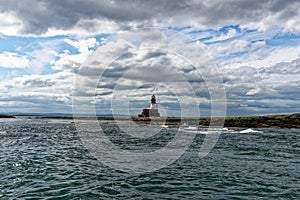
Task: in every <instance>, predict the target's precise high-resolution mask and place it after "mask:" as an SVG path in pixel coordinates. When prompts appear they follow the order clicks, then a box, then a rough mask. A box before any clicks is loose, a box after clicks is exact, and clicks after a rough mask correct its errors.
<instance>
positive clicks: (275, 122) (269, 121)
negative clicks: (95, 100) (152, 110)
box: [0, 113, 300, 128]
mask: <svg viewBox="0 0 300 200" xmlns="http://www.w3.org/2000/svg"><path fill="white" fill-rule="evenodd" d="M22 116H26V117H30V118H36V119H68V120H71V119H85V120H89V119H95V117H90V116H81V117H73V116H72V114H61V113H51V114H44V113H43V114H37V113H31V114H15V115H12V114H0V118H17V117H22ZM130 118H131V119H132V120H133V121H134V122H136V123H150V121H151V123H152V122H154V123H157V124H166V125H179V124H181V123H182V121H184V122H187V123H188V124H189V122H190V123H191V124H192V123H193V125H195V118H184V120H183V119H181V118H179V117H160V118H140V117H129V116H127V117H126V116H121V115H118V116H112V115H101V116H100V115H99V116H97V119H98V120H129V119H130ZM222 120H223V119H222V118H213V119H211V118H200V119H199V125H200V126H209V125H213V124H218V122H220V121H222ZM219 124H220V123H219ZM224 126H225V127H247V128H300V113H295V114H279V115H266V116H246V117H226V118H225V121H224Z"/></svg>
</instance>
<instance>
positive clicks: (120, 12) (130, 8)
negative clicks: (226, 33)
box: [0, 0, 299, 34]
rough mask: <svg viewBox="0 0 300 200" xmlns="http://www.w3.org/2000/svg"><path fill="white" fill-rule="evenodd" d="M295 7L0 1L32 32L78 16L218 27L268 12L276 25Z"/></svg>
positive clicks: (232, 2)
mask: <svg viewBox="0 0 300 200" xmlns="http://www.w3.org/2000/svg"><path fill="white" fill-rule="evenodd" d="M298 7H299V1H297V0H265V1H261V0H252V1H249V0H224V1H219V0H211V1H192V0H185V1H174V0H165V1H159V0H152V1H134V0H129V1H121V0H111V1H109V0H102V1H99V0H89V1H85V0H65V1H61V0H51V1H50V0H48V1H46V0H44V1H37V0H30V1H29V0H23V1H17V0H11V1H6V0H0V11H2V12H4V11H12V12H13V13H15V14H16V15H17V17H18V18H19V19H21V20H22V21H23V24H24V29H23V32H24V33H34V34H41V33H44V32H46V31H47V30H48V29H49V28H57V29H70V28H72V27H73V26H74V25H76V23H77V22H78V21H79V20H81V19H106V20H109V21H114V22H116V23H117V24H118V26H119V28H121V29H129V28H130V26H131V25H129V24H128V22H134V23H135V25H136V26H142V25H143V24H145V25H151V23H152V22H153V21H156V22H158V23H163V22H166V23H169V24H170V23H171V24H173V25H176V24H178V25H183V24H191V23H193V24H194V25H195V24H198V25H209V26H218V25H220V24H222V25H224V23H227V24H228V23H234V24H238V23H242V22H244V23H247V22H257V21H260V20H261V19H262V18H265V17H267V16H268V15H273V16H275V15H278V16H279V17H280V19H281V20H282V21H277V22H278V23H279V24H280V22H285V20H286V19H289V18H293V17H295V16H297V15H298V13H297V9H298ZM277 20H278V19H277ZM90 26H93V24H91V25H90Z"/></svg>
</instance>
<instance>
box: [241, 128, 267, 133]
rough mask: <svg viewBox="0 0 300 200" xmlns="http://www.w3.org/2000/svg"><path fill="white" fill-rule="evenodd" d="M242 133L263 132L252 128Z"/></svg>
mask: <svg viewBox="0 0 300 200" xmlns="http://www.w3.org/2000/svg"><path fill="white" fill-rule="evenodd" d="M240 133H262V131H257V130H253V129H251V128H248V129H245V130H242V131H240Z"/></svg>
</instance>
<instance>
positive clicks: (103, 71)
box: [0, 0, 300, 117]
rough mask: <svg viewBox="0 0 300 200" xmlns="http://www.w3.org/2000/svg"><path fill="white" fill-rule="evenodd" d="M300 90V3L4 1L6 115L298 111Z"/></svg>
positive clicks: (0, 22) (1, 98)
mask: <svg viewBox="0 0 300 200" xmlns="http://www.w3.org/2000/svg"><path fill="white" fill-rule="evenodd" d="M299 88H300V2H299V1H298V0H264V1H261V0H252V1H249V0H223V1H218V0H202V1H195V0H182V1H173V0H169V1H168V0H163V1H158V0H152V1H131V0H129V1H120V0H102V1H99V0H88V1H84V0H75V1H69V0H66V1H58V0H51V1H50V0H41V1H36V0H30V1H29V0H23V1H17V0H11V1H4V0H0V113H11V112H15V113H69V114H72V113H74V112H78V113H80V114H91V113H96V114H99V115H101V114H111V113H113V114H124V115H128V114H129V115H137V114H139V113H140V111H141V109H142V108H143V107H148V106H149V100H150V97H151V95H152V94H156V96H157V101H158V104H159V108H160V112H161V113H162V115H168V116H179V115H183V116H199V114H200V116H205V117H206V116H210V115H212V113H213V112H214V111H216V112H215V113H214V116H218V115H224V113H225V114H226V116H244V115H265V114H278V113H297V112H300V104H299V102H300V90H299ZM197 109H199V110H198V111H197V112H196V110H197Z"/></svg>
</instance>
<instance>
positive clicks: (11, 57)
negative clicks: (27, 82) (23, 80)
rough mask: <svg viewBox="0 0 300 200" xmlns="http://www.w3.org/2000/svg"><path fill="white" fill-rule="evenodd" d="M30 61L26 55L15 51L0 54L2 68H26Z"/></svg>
mask: <svg viewBox="0 0 300 200" xmlns="http://www.w3.org/2000/svg"><path fill="white" fill-rule="evenodd" d="M29 66H30V61H29V59H28V58H27V57H26V56H21V55H18V54H17V53H15V52H3V53H1V54H0V67H3V68H27V67H29Z"/></svg>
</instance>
